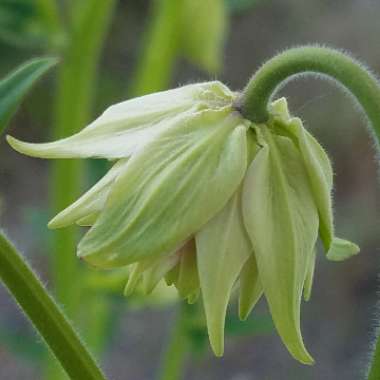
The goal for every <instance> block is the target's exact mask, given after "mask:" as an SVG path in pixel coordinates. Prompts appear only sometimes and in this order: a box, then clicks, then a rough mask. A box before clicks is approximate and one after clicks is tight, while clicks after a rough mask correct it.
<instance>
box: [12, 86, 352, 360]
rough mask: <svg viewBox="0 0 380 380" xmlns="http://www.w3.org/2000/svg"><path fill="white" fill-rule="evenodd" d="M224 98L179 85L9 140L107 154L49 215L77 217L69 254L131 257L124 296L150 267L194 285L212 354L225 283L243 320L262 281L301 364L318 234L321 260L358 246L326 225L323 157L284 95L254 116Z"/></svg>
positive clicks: (189, 290)
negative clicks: (61, 135) (95, 178)
mask: <svg viewBox="0 0 380 380" xmlns="http://www.w3.org/2000/svg"><path fill="white" fill-rule="evenodd" d="M236 96H237V94H235V93H233V92H231V91H230V90H229V89H228V88H227V87H225V86H224V85H222V84H221V83H220V82H208V83H201V84H194V85H188V86H184V87H181V88H178V89H175V90H170V91H165V92H161V93H156V94H153V95H148V96H144V97H141V98H137V99H133V100H129V101H126V102H124V103H120V104H117V105H115V106H112V107H110V108H109V109H108V110H107V111H106V112H105V113H104V114H103V115H101V116H100V117H99V118H98V119H97V120H95V121H94V122H93V123H92V124H90V125H89V126H88V127H86V128H85V129H83V130H82V131H81V132H79V133H78V134H76V135H74V136H71V137H68V138H66V139H63V140H59V141H56V142H52V143H46V144H29V143H24V142H21V141H18V140H16V139H14V138H12V137H9V136H8V141H9V143H10V144H11V145H12V146H13V147H14V148H15V149H16V150H18V151H20V152H22V153H25V154H28V155H31V156H35V157H43V158H71V157H73V158H75V157H83V158H85V157H102V158H107V159H109V160H114V161H115V163H114V165H113V167H112V168H111V169H110V171H109V172H108V173H107V174H106V175H105V176H104V177H103V178H102V179H101V180H100V181H99V182H98V183H97V184H95V186H94V187H92V188H91V189H90V190H89V191H88V192H87V193H85V194H84V195H83V196H82V197H81V198H79V199H78V200H77V201H76V202H74V203H73V204H72V205H71V206H69V207H68V208H67V209H65V210H63V211H62V212H61V213H59V214H58V215H57V216H56V217H55V218H54V219H53V220H52V221H51V222H50V224H49V226H50V227H52V228H57V227H64V226H67V225H70V224H73V223H77V224H80V225H87V226H90V227H91V228H90V229H89V230H88V232H87V233H86V234H85V236H84V237H83V239H82V240H81V242H80V243H79V246H78V255H79V256H80V257H82V258H84V259H85V260H86V261H88V262H89V263H91V264H93V265H95V266H98V267H101V268H119V267H124V266H129V265H130V266H131V270H130V275H129V278H128V284H127V286H126V288H125V293H126V294H127V295H128V294H131V293H132V292H133V291H134V290H135V288H136V286H137V285H138V286H139V288H140V289H141V288H142V289H143V291H144V292H146V293H150V292H151V291H153V289H155V287H156V286H157V285H158V284H159V283H160V282H162V280H163V279H165V281H166V283H167V284H168V285H172V284H174V285H175V287H176V288H177V289H178V293H179V295H180V296H181V297H182V298H184V299H187V300H188V302H190V303H192V302H195V301H196V300H197V298H198V296H199V295H201V297H202V300H203V304H204V309H205V314H206V319H207V325H208V330H209V337H210V342H211V346H212V348H213V350H214V352H215V354H216V355H218V356H219V355H222V354H223V345H224V343H223V340H224V339H223V335H224V334H223V330H224V322H225V315H226V311H227V306H228V303H229V300H230V296H231V293H232V291H233V289H234V288H236V289H238V290H239V293H240V294H239V314H240V317H241V318H242V319H245V318H246V317H247V316H248V315H249V313H250V312H251V310H252V308H253V307H254V305H255V304H256V302H257V301H258V299H259V298H260V297H261V295H262V293H264V294H265V297H266V299H267V301H268V304H269V308H270V311H271V314H272V317H273V320H274V323H275V325H276V327H277V330H278V332H279V334H280V336H281V338H282V339H283V341H284V343H285V345H286V346H287V348H288V349H289V351H290V352H291V353H292V355H293V356H294V357H295V358H297V359H298V360H300V361H301V362H303V363H311V362H312V358H311V357H310V355H309V354H308V353H307V351H306V349H305V347H304V344H303V340H302V336H301V332H300V303H301V298H302V293H304V297H305V299H309V297H310V293H311V286H312V281H313V273H314V266H315V244H316V240H317V237H318V234H319V236H320V237H321V240H322V242H323V245H324V248H325V250H326V252H327V256H328V257H329V258H330V259H332V260H342V259H344V258H346V257H349V256H351V255H353V254H355V253H357V252H358V247H357V246H356V245H354V244H352V243H350V242H347V241H344V240H341V239H337V238H335V236H334V229H333V222H332V209H331V189H332V177H333V176H332V170H331V166H330V161H329V159H328V157H327V155H326V153H325V152H324V150H323V149H322V148H321V147H320V145H319V144H318V143H317V142H316V140H315V139H314V138H313V137H312V136H311V135H310V134H309V133H308V132H307V131H306V130H305V129H304V128H303V126H302V123H301V121H300V120H299V119H297V118H291V117H290V115H289V113H288V110H287V106H286V101H285V100H284V99H280V100H279V101H277V102H275V103H273V104H272V106H271V118H270V120H269V122H268V123H267V124H265V125H264V124H262V125H254V124H252V123H251V122H249V121H248V120H246V119H244V118H243V117H242V116H241V114H240V113H239V112H238V111H237V110H236V109H235V108H234V102H235V99H236Z"/></svg>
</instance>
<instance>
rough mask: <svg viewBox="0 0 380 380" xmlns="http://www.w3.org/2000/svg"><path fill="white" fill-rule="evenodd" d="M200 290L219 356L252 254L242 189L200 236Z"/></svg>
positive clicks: (198, 250)
mask: <svg viewBox="0 0 380 380" xmlns="http://www.w3.org/2000/svg"><path fill="white" fill-rule="evenodd" d="M196 244H197V261H198V271H199V281H200V288H201V292H202V298H203V303H204V308H205V312H206V319H207V328H208V333H209V337H210V343H211V347H212V349H213V351H214V352H215V355H216V356H222V355H223V351H224V322H225V317H226V312H227V306H228V302H229V299H230V294H231V291H232V287H233V285H234V284H235V282H236V280H237V278H238V276H239V274H240V271H241V269H242V267H243V265H244V263H245V262H246V261H247V260H248V258H249V256H250V254H251V253H252V247H251V243H250V241H249V237H248V235H247V233H246V231H245V227H244V224H243V217H242V213H241V194H240V190H239V191H237V192H236V193H235V195H234V196H233V197H232V199H231V200H230V201H229V202H228V203H227V205H226V206H225V207H224V208H223V210H222V211H221V212H220V213H218V214H217V215H216V216H215V217H214V218H212V219H211V220H210V221H209V222H208V223H207V224H206V225H205V226H203V227H202V229H201V230H200V231H199V232H198V233H197V234H196Z"/></svg>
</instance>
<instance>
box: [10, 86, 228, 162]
mask: <svg viewBox="0 0 380 380" xmlns="http://www.w3.org/2000/svg"><path fill="white" fill-rule="evenodd" d="M232 99H233V94H232V92H231V91H229V90H228V88H227V87H226V86H224V85H223V84H221V83H220V82H206V83H198V84H192V85H188V86H184V87H179V88H176V89H173V90H169V91H163V92H157V93H154V94H151V95H146V96H142V97H139V98H134V99H131V100H127V101H125V102H122V103H119V104H116V105H113V106H111V107H109V108H108V109H107V110H106V111H105V112H104V113H103V114H102V115H101V116H100V117H99V118H98V119H96V120H95V121H94V122H92V123H91V124H90V125H88V126H87V127H86V128H84V129H83V130H81V131H80V132H79V133H77V134H75V135H73V136H70V137H67V138H64V139H61V140H57V141H54V142H50V143H44V144H33V143H25V142H22V141H20V140H17V139H15V138H13V137H11V136H7V140H8V143H9V144H10V145H11V146H12V147H13V148H14V149H15V150H17V151H18V152H20V153H23V154H26V155H29V156H33V157H40V158H88V157H101V158H107V159H117V158H123V157H129V156H130V155H131V154H132V153H133V152H135V151H136V150H137V149H139V148H140V147H141V146H143V145H144V144H146V143H147V142H149V141H152V140H153V139H154V138H155V137H156V135H157V134H158V133H160V132H161V130H162V129H165V128H166V125H167V123H168V122H169V121H170V119H171V118H173V117H175V116H176V115H177V114H178V113H181V112H186V111H188V110H189V109H191V108H193V107H198V108H201V109H202V108H205V107H213V105H214V104H215V105H219V106H220V105H221V104H222V105H226V104H229V103H231V102H232Z"/></svg>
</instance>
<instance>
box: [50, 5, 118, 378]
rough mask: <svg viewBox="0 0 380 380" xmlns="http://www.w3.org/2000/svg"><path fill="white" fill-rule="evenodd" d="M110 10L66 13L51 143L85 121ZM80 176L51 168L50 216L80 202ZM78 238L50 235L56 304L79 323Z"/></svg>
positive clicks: (65, 166)
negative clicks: (51, 213)
mask: <svg viewBox="0 0 380 380" xmlns="http://www.w3.org/2000/svg"><path fill="white" fill-rule="evenodd" d="M114 5H115V0H104V1H97V0H86V1H83V2H78V3H76V4H73V5H72V6H71V7H70V8H69V10H70V12H71V15H70V26H69V27H68V35H67V41H68V43H67V45H66V46H65V50H64V52H63V61H62V64H61V65H60V71H59V73H58V83H57V94H56V99H55V103H56V106H55V125H54V130H53V135H52V138H53V139H59V138H62V137H66V136H69V135H72V134H74V133H76V132H78V131H79V130H80V129H81V128H83V127H84V126H85V125H86V123H87V122H88V121H89V118H90V115H91V106H92V101H93V98H94V92H95V91H94V90H95V82H96V76H97V67H98V62H99V57H100V53H101V50H102V47H103V44H104V40H105V36H106V32H107V30H108V27H109V25H110V20H111V15H112V12H113V9H114ZM84 177H85V175H84V165H83V163H81V162H79V161H75V160H60V161H58V162H55V163H54V165H53V167H52V172H51V184H50V193H51V194H52V199H51V208H52V210H53V212H54V213H56V212H57V211H60V210H62V209H64V208H65V207H67V206H68V205H69V204H70V203H72V202H73V200H75V199H76V198H77V197H78V195H79V193H80V191H81V188H82V185H83V182H84V181H83V178H84ZM77 236H78V230H77V229H76V228H74V227H70V228H66V229H63V230H59V231H56V232H54V235H53V250H54V251H55V254H54V255H53V256H52V257H51V268H52V273H53V284H54V290H55V293H56V296H57V299H58V301H59V302H60V303H61V304H63V305H64V307H65V311H66V312H67V314H68V315H69V317H70V318H72V319H74V320H77V319H78V313H79V305H80V302H81V301H80V300H81V299H82V298H85V295H84V294H83V293H84V292H83V289H82V287H81V281H80V276H81V270H80V269H81V268H80V266H79V261H78V259H77V257H76V255H75V250H76V243H77ZM91 318H96V316H91ZM89 334H91V332H89ZM47 378H48V379H52V380H53V379H54V380H56V379H59V378H61V375H60V374H59V369H58V368H55V367H54V366H52V365H51V363H50V364H48V367H47Z"/></svg>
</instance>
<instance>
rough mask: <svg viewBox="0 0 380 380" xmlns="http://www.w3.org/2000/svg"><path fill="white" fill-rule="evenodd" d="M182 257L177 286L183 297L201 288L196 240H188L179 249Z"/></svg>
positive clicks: (178, 253) (189, 295) (176, 281)
mask: <svg viewBox="0 0 380 380" xmlns="http://www.w3.org/2000/svg"><path fill="white" fill-rule="evenodd" d="M177 255H179V257H180V262H179V267H178V277H177V279H176V280H175V286H176V288H177V289H178V293H179V295H180V297H182V298H188V297H191V296H192V295H193V294H194V293H196V292H197V290H198V289H199V276H198V267H197V252H196V248H195V240H194V239H191V240H190V241H188V242H187V243H186V244H185V245H184V246H183V247H182V248H181V249H180V250H179V251H177Z"/></svg>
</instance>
